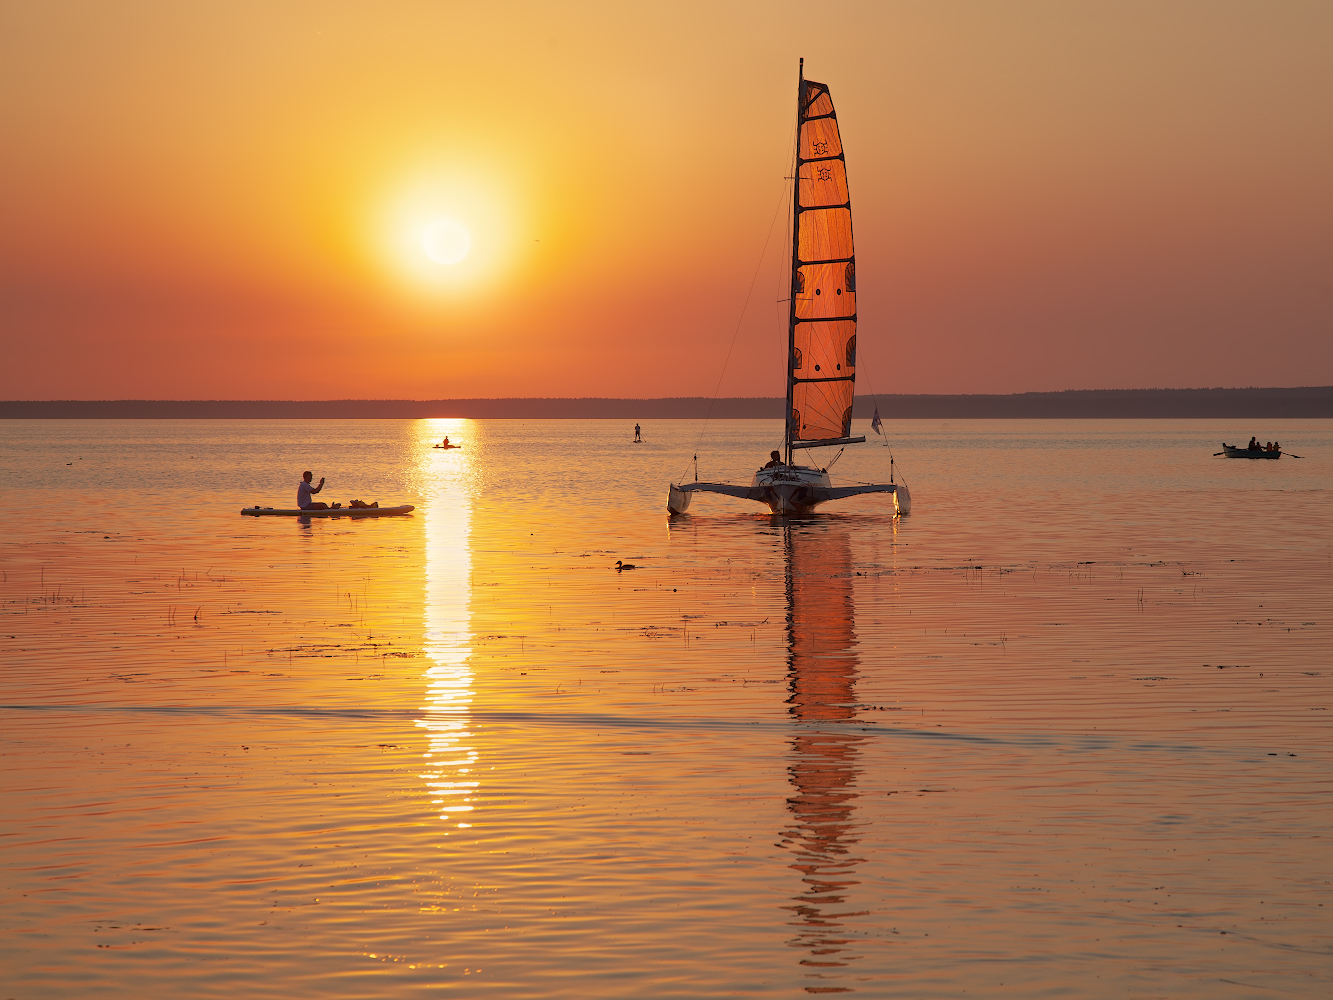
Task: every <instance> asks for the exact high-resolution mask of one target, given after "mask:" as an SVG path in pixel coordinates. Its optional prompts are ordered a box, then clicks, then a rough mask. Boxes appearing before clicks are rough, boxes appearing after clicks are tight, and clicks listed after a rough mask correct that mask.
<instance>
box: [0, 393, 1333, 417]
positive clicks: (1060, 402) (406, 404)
mask: <svg viewBox="0 0 1333 1000" xmlns="http://www.w3.org/2000/svg"><path fill="white" fill-rule="evenodd" d="M876 407H878V408H879V414H880V416H881V417H883V418H884V419H886V420H890V419H899V420H910V419H914V418H934V419H948V420H953V419H967V418H1006V419H1030V418H1063V419H1070V418H1080V417H1083V418H1102V419H1107V418H1135V417H1140V418H1159V419H1160V418H1182V419H1183V418H1190V417H1194V418H1199V417H1221V418H1231V417H1268V418H1278V417H1289V418H1291V417H1295V418H1300V417H1333V386H1310V387H1303V388H1297V389H1071V390H1067V391H1065V392H1023V393H1016V394H1014V395H1009V396H981V395H971V396H927V395H916V396H908V395H883V396H858V397H857V398H856V403H855V406H854V408H853V415H854V416H856V417H863V418H864V417H869V416H870V415H871V413H873V412H874V410H875V408H876ZM783 408H784V401H783V399H782V398H781V397H748V398H737V397H728V398H721V399H713V400H710V399H706V398H704V397H702V396H674V397H667V398H664V399H599V398H582V399H560V398H550V399H421V400H415V399H320V400H308V401H301V400H268V399H189V400H186V399H111V400H77V399H56V400H40V401H24V400H8V401H6V400H0V419H48V420H49V419H59V420H80V419H82V420H111V419H121V420H323V419H354V420H375V419H390V418H392V419H404V418H409V419H410V418H421V417H476V418H485V417H491V418H514V419H526V420H538V419H540V420H552V419H557V420H558V419H585V420H586V419H615V420H668V419H689V418H701V417H705V416H710V415H711V416H712V417H713V418H714V419H720V420H728V419H741V418H755V417H769V418H778V417H781V416H782V411H783Z"/></svg>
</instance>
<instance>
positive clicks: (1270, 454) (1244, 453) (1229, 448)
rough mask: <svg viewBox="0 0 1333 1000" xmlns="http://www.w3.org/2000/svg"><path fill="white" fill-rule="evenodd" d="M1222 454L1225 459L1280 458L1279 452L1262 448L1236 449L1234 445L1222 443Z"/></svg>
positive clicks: (1280, 453)
mask: <svg viewBox="0 0 1333 1000" xmlns="http://www.w3.org/2000/svg"><path fill="white" fill-rule="evenodd" d="M1222 454H1223V455H1225V456H1226V457H1227V458H1281V457H1282V452H1280V451H1264V450H1263V449H1262V448H1237V447H1236V446H1235V445H1231V444H1227V443H1226V442H1225V441H1224V442H1223V443H1222Z"/></svg>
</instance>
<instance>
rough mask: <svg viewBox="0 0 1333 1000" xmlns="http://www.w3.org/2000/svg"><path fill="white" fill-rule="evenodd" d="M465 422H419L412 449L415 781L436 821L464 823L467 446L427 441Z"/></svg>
mask: <svg viewBox="0 0 1333 1000" xmlns="http://www.w3.org/2000/svg"><path fill="white" fill-rule="evenodd" d="M466 423H467V421H461V420H431V421H422V422H421V424H420V425H419V427H420V428H421V432H420V433H421V437H420V439H419V441H418V447H419V448H420V452H421V460H420V462H421V471H422V477H423V479H424V481H426V482H427V483H430V484H431V487H432V488H431V490H430V494H431V495H430V499H429V501H428V502H427V504H426V510H425V521H426V606H425V609H424V621H423V626H424V634H423V637H422V648H423V651H424V653H425V655H426V658H427V660H428V662H429V666H428V667H427V668H426V672H425V675H424V679H425V681H426V696H425V704H424V705H423V706H422V710H423V712H424V713H425V714H424V716H423V717H422V718H421V719H418V720H417V723H416V724H417V726H418V727H419V728H421V729H424V730H425V731H426V734H427V745H428V746H429V750H428V751H427V752H426V755H425V770H424V771H423V772H422V774H421V778H422V780H424V781H425V782H426V787H427V789H428V791H429V794H430V799H431V804H432V805H435V806H438V807H439V810H440V819H441V820H443V821H446V822H448V823H451V824H454V825H455V826H457V827H459V828H467V827H469V826H471V825H472V824H471V823H470V822H468V820H469V819H471V816H472V812H473V811H474V808H475V806H474V800H475V798H476V792H477V788H478V786H479V784H480V782H478V781H477V778H476V772H477V750H476V747H475V745H474V744H473V742H472V739H473V734H472V731H471V728H470V720H471V716H470V712H469V710H470V708H471V705H472V699H473V695H474V692H473V687H472V678H473V674H472V633H471V625H472V622H471V576H472V558H471V551H470V549H469V538H470V534H471V497H470V495H469V493H468V490H467V488H466V485H465V484H466V480H467V473H468V468H469V466H468V462H469V456H468V451H467V449H466V447H464V448H461V449H459V450H456V451H441V450H437V449H435V448H433V447H432V445H433V444H435V443H438V442H439V441H440V440H441V439H442V438H443V437H444V436H445V435H449V436H450V437H451V438H452V439H453V440H454V441H458V440H459V439H460V437H461V436H462V433H463V432H465V425H466Z"/></svg>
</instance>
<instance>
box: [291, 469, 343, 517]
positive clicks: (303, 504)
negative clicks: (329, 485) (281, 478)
mask: <svg viewBox="0 0 1333 1000" xmlns="http://www.w3.org/2000/svg"><path fill="white" fill-rule="evenodd" d="M312 478H313V477H312V476H311V474H310V472H308V471H307V472H303V473H301V481H300V482H299V483H297V484H296V506H298V507H300V508H301V509H302V510H330V509H331V508H330V507H329V505H328V504H326V503H323V502H321V501H318V500H311V499H310V496H311V494H313V493H318V492H319V491H320V490H322V489H323V488H324V477H323V476H320V477H319V485H318V486H311V485H310V480H311V479H312ZM333 506H334V507H339V506H341V504H336V503H335V504H334V505H333Z"/></svg>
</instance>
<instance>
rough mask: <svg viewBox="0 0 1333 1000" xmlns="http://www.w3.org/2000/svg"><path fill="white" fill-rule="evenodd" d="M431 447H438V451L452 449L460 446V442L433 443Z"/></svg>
mask: <svg viewBox="0 0 1333 1000" xmlns="http://www.w3.org/2000/svg"><path fill="white" fill-rule="evenodd" d="M431 447H432V448H438V449H440V451H453V450H454V449H455V448H462V447H463V446H462V445H461V444H433V445H431Z"/></svg>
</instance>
